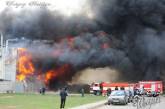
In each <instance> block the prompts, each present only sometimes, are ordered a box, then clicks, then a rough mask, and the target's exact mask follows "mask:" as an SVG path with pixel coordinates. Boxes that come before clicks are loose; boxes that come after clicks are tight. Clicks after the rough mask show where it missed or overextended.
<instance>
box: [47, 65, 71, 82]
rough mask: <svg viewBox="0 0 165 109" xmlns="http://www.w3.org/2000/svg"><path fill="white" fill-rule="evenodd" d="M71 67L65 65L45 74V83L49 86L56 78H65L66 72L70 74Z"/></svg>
mask: <svg viewBox="0 0 165 109" xmlns="http://www.w3.org/2000/svg"><path fill="white" fill-rule="evenodd" d="M69 68H70V66H69V65H68V64H64V65H62V66H61V67H58V68H56V69H52V70H49V71H47V72H46V73H45V83H46V84H49V81H50V80H52V79H54V78H56V77H57V76H58V77H60V76H63V77H64V76H65V74H66V72H68V70H69Z"/></svg>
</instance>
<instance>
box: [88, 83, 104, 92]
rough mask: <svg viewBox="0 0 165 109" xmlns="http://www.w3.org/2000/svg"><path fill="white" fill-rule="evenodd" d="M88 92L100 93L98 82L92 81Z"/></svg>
mask: <svg viewBox="0 0 165 109" xmlns="http://www.w3.org/2000/svg"><path fill="white" fill-rule="evenodd" d="M90 93H92V94H94V95H100V93H101V88H100V83H95V82H93V83H92V84H91V86H90Z"/></svg>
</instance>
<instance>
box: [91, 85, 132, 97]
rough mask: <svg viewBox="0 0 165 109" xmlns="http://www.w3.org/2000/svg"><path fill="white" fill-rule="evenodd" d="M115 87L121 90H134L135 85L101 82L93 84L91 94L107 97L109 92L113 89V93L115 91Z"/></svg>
mask: <svg viewBox="0 0 165 109" xmlns="http://www.w3.org/2000/svg"><path fill="white" fill-rule="evenodd" d="M115 87H118V89H119V90H120V89H121V88H124V89H125V90H133V88H134V84H133V83H132V84H129V83H127V82H122V83H109V82H101V83H92V85H91V87H90V93H93V94H95V95H100V94H102V95H106V93H107V90H108V89H111V90H112V91H113V90H115Z"/></svg>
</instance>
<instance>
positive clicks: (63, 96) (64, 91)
mask: <svg viewBox="0 0 165 109" xmlns="http://www.w3.org/2000/svg"><path fill="white" fill-rule="evenodd" d="M67 96H68V93H67V91H66V90H65V88H62V89H61V91H60V97H61V104H60V109H63V108H64V107H65V101H66V97H67Z"/></svg>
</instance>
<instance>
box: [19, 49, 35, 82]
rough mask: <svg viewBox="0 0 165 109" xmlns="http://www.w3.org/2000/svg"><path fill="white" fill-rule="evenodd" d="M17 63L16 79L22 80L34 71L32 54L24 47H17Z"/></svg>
mask: <svg viewBox="0 0 165 109" xmlns="http://www.w3.org/2000/svg"><path fill="white" fill-rule="evenodd" d="M18 56H19V58H18V63H17V71H18V75H17V76H16V78H17V80H19V81H22V80H24V79H25V78H26V77H27V76H28V75H32V74H33V73H34V70H35V69H34V65H33V63H32V56H31V54H30V53H29V52H28V51H27V49H26V48H19V49H18Z"/></svg>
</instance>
